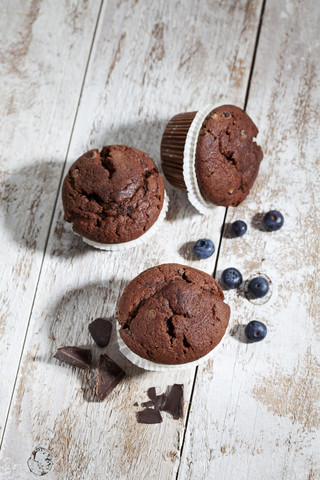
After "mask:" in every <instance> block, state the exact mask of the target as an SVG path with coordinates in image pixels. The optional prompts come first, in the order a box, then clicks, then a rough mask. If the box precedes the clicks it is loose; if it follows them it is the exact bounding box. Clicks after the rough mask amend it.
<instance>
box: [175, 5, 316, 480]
mask: <svg viewBox="0 0 320 480" xmlns="http://www.w3.org/2000/svg"><path fill="white" fill-rule="evenodd" d="M319 7H320V6H319V4H316V3H315V2H312V1H309V2H306V4H305V3H304V4H301V3H298V2H276V1H270V2H267V4H266V9H265V14H264V20H263V26H262V32H261V37H260V41H259V48H258V52H257V58H256V64H255V69H254V73H253V79H252V84H251V89H250V95H249V103H248V108H247V110H248V113H249V114H251V115H252V117H253V118H254V120H255V121H256V122H257V124H258V125H259V128H260V135H259V139H260V141H261V142H262V146H263V150H264V152H265V158H264V160H263V162H262V168H261V172H260V174H259V178H258V181H257V183H256V186H255V191H254V193H253V194H252V195H250V197H249V198H248V199H247V201H246V202H244V203H243V205H241V206H240V207H238V208H237V209H230V210H229V211H228V216H227V223H230V222H232V221H234V220H236V219H243V220H245V221H246V222H247V224H248V226H249V229H248V232H247V234H246V235H245V236H244V237H243V238H241V239H231V238H226V237H224V238H223V243H222V248H221V253H220V257H219V261H218V274H219V272H221V271H222V270H223V269H224V268H227V267H229V266H235V267H237V268H239V269H240V270H241V271H242V273H243V276H244V278H245V279H246V278H248V277H249V276H250V275H252V274H254V273H257V272H263V273H265V274H267V275H268V276H269V277H270V278H271V280H272V282H273V289H274V291H273V295H272V297H271V299H270V301H269V302H267V303H265V304H264V305H262V306H257V305H254V304H252V303H250V302H249V301H248V300H247V299H246V298H244V297H243V296H242V295H240V294H237V293H236V292H234V291H229V292H226V298H227V301H229V302H230V305H231V308H232V318H231V324H230V336H229V338H228V339H226V341H225V342H224V344H223V348H222V349H221V350H220V351H219V354H218V355H217V356H216V357H215V359H214V361H213V362H212V363H209V364H208V365H207V366H205V367H204V368H201V369H199V373H198V376H197V381H196V385H195V389H194V396H193V399H192V408H191V413H190V417H189V423H188V429H187V433H186V440H185V444H184V450H183V457H182V461H181V468H180V472H179V476H178V478H179V479H183V480H186V479H192V480H200V479H201V480H203V479H208V478H219V479H222V478H226V479H233V478H237V479H239V480H242V479H249V480H251V479H255V480H256V479H268V480H270V479H277V480H278V479H283V480H284V479H288V480H294V479H297V480H303V479H306V480H307V479H318V478H320V456H319V445H320V397H319V391H320V362H319V358H320V355H319V354H320V335H319V331H320V329H319V318H320V315H319V314H320V304H319V265H318V263H319V248H320V244H319V200H320V198H319V191H320V170H319V168H320V157H319V149H320V148H319V147H320V142H319V124H320V122H319V120H320V116H319V111H320V68H319V61H318V59H319V55H320V42H319V28H318V27H319V21H320V8H319ZM266 59H267V61H266ZM270 209H278V210H280V211H281V212H283V214H284V217H285V224H284V227H283V229H281V230H280V231H278V232H273V233H267V232H265V231H263V230H262V229H261V214H262V213H263V212H267V211H268V210H270ZM253 319H258V320H261V321H263V322H265V324H266V325H267V327H268V335H267V338H266V340H265V341H264V342H262V343H258V344H247V343H245V341H244V336H243V326H244V325H245V324H246V323H247V322H249V321H250V320H253ZM204 418H205V419H206V421H205V422H204V421H203V419H204Z"/></svg>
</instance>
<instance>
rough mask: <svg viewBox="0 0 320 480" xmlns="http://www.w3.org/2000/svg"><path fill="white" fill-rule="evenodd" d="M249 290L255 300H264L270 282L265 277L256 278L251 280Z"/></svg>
mask: <svg viewBox="0 0 320 480" xmlns="http://www.w3.org/2000/svg"><path fill="white" fill-rule="evenodd" d="M248 289H249V292H250V293H251V295H252V296H253V297H254V298H262V297H264V296H265V295H267V293H268V291H269V282H268V280H266V279H265V278H264V277H255V278H253V279H252V280H250V282H249V285H248Z"/></svg>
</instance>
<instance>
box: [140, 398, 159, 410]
mask: <svg viewBox="0 0 320 480" xmlns="http://www.w3.org/2000/svg"><path fill="white" fill-rule="evenodd" d="M153 406H154V403H153V401H152V400H148V401H147V402H143V403H141V407H144V408H152V407H153ZM158 410H159V409H158Z"/></svg>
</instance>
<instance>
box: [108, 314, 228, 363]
mask: <svg viewBox="0 0 320 480" xmlns="http://www.w3.org/2000/svg"><path fill="white" fill-rule="evenodd" d="M116 322H117V328H116V330H117V341H118V346H119V350H120V352H121V353H122V355H124V356H125V357H126V358H127V359H128V360H129V361H130V362H131V363H133V364H134V365H136V366H137V367H140V368H143V369H144V370H149V371H153V372H168V371H169V370H187V369H191V368H195V367H197V366H199V365H202V364H203V363H205V362H206V361H207V360H209V359H210V358H212V356H213V355H214V353H215V352H217V348H219V346H220V345H221V344H222V342H223V340H224V338H225V336H226V334H227V330H228V329H226V332H225V334H224V336H223V337H222V339H221V341H220V342H219V344H218V345H217V346H216V347H215V348H213V349H212V350H211V351H210V352H209V353H207V355H205V356H204V357H201V358H199V359H198V360H195V361H193V362H188V363H181V364H179V365H167V364H165V363H156V362H151V361H150V360H146V359H145V358H142V357H139V355H137V354H136V353H134V352H133V351H132V350H130V348H129V347H128V346H127V345H126V344H125V343H124V341H123V340H122V338H121V337H120V329H121V325H120V324H119V322H118V320H117V319H116Z"/></svg>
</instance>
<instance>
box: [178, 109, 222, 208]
mask: <svg viewBox="0 0 320 480" xmlns="http://www.w3.org/2000/svg"><path fill="white" fill-rule="evenodd" d="M213 109H214V107H213V106H212V105H210V106H209V105H207V106H206V107H204V108H203V109H202V110H199V111H198V112H197V114H196V116H195V117H194V119H193V121H192V123H191V125H190V128H189V131H188V134H187V138H186V142H185V146H184V154H183V178H184V182H185V184H186V187H187V193H188V199H189V201H190V203H192V205H193V206H194V207H195V208H196V209H197V210H198V211H199V212H200V213H202V214H203V215H208V214H210V213H212V212H213V211H214V210H216V209H217V208H219V207H218V206H217V205H214V204H212V203H208V202H207V201H206V200H205V199H204V198H203V196H202V195H201V192H200V188H199V185H198V180H197V175H196V167H195V161H196V149H197V143H198V138H199V133H200V130H201V127H202V124H203V122H204V120H205V118H206V117H207V116H208V115H209V113H210V112H211V111H212V110H213Z"/></svg>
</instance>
